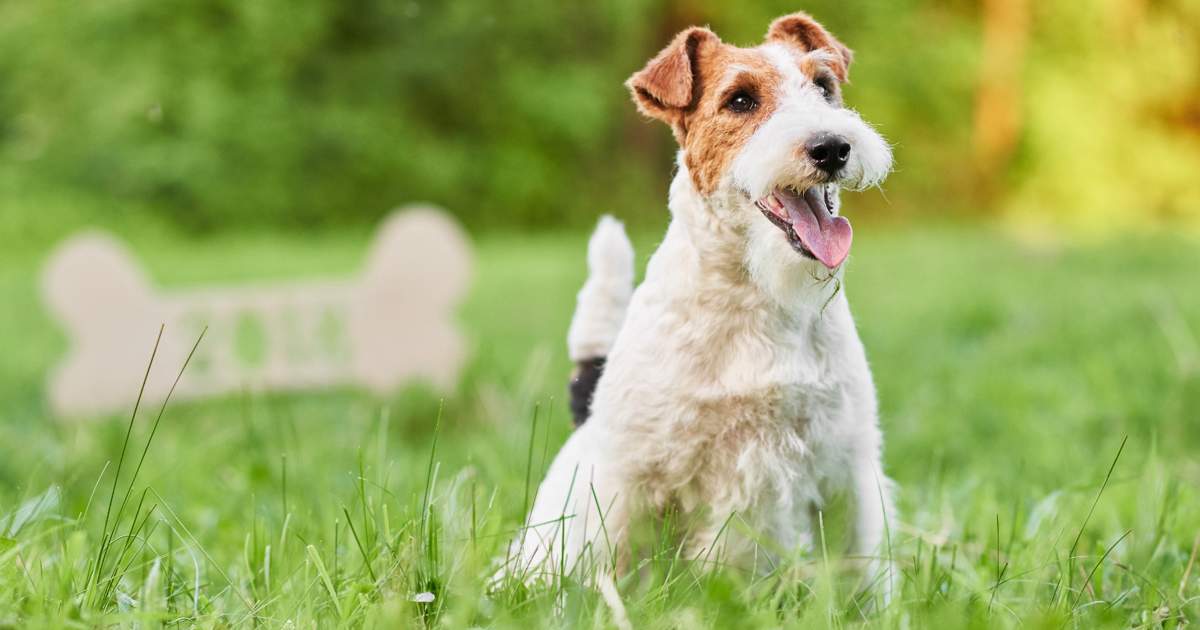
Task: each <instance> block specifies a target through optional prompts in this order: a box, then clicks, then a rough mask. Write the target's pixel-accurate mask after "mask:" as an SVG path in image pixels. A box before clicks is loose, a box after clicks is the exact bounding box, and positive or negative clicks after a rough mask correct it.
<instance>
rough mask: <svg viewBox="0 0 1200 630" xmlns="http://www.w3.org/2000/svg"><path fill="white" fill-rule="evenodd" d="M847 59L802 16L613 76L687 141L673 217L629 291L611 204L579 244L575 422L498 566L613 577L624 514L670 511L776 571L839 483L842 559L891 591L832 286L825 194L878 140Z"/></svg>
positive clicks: (841, 234)
mask: <svg viewBox="0 0 1200 630" xmlns="http://www.w3.org/2000/svg"><path fill="white" fill-rule="evenodd" d="M851 58H852V55H851V52H850V50H849V49H848V48H846V47H845V46H844V45H842V44H841V43H840V42H839V41H838V40H837V39H835V38H834V37H833V36H832V35H830V34H829V32H827V31H826V30H825V29H824V28H823V27H821V25H819V24H818V23H817V22H816V21H814V20H813V19H812V18H811V17H809V16H808V15H806V14H803V13H796V14H793V15H789V16H786V17H782V18H779V19H778V20H776V21H775V22H774V23H772V24H771V26H770V28H769V30H768V31H767V35H766V39H765V42H764V43H763V44H761V45H759V46H756V47H754V48H739V47H735V46H731V45H729V44H725V43H723V42H722V41H721V40H720V39H718V38H717V36H716V35H715V34H714V33H713V32H712V31H710V30H708V29H706V28H698V27H693V28H689V29H687V30H685V31H683V32H681V33H679V34H678V35H677V36H676V37H675V38H674V40H672V42H671V44H670V45H669V46H667V47H666V48H665V49H663V51H662V52H660V53H659V54H658V56H656V57H654V58H653V59H651V60H650V61H649V63H648V64H647V65H646V67H645V68H643V69H642V70H641V71H639V72H637V73H636V74H634V75H633V76H632V77H631V78H630V79H629V81H628V82H627V83H626V85H627V86H628V88H629V90H630V91H631V92H632V94H633V99H634V101H635V103H636V104H637V108H638V110H639V111H640V112H641V113H642V114H644V115H646V116H648V117H650V118H654V119H658V120H661V121H663V122H665V123H667V124H668V125H669V126H670V127H671V130H672V131H673V132H674V135H675V139H676V140H677V141H678V142H679V146H680V150H679V153H678V172H677V174H676V175H675V179H674V181H673V182H672V183H671V187H670V195H669V204H668V205H669V207H670V210H671V223H670V226H669V227H668V229H667V234H666V237H665V238H664V240H663V241H662V244H661V245H660V246H659V248H658V250H657V251H656V252H655V253H654V256H653V257H652V258H651V259H650V262H649V265H648V267H647V270H646V276H645V280H644V281H643V282H642V284H641V285H640V286H638V287H637V289H636V290H634V288H633V280H634V268H633V250H632V247H631V245H630V243H629V241H628V239H627V238H626V236H625V233H624V229H623V227H622V226H621V224H620V223H618V222H617V221H615V220H613V219H612V218H610V217H604V218H603V219H601V221H600V224H599V226H598V227H597V228H596V231H595V233H594V234H593V236H592V238H591V242H590V243H589V246H588V267H589V273H590V276H589V278H588V280H587V282H586V284H584V286H583V288H582V289H581V290H580V292H579V298H578V307H577V310H576V312H575V315H574V319H573V321H572V323H571V328H570V331H569V333H568V346H569V350H570V354H571V358H572V360H574V361H576V362H577V364H578V366H579V368H578V370H577V374H576V377H575V379H574V381H573V383H572V388H571V389H572V398H573V400H572V410H573V411H574V412H575V414H576V423H577V425H578V429H577V430H576V431H575V432H574V434H573V435H571V437H570V439H568V440H567V442H566V444H565V445H564V446H563V447H562V450H561V451H559V453H558V455H557V457H556V458H555V459H554V462H553V463H552V464H551V466H550V469H549V472H548V473H547V475H546V478H545V480H544V481H543V482H542V484H541V486H540V487H539V489H538V492H537V497H536V500H535V503H534V507H533V510H532V512H531V513H530V515H529V519H528V523H527V527H526V528H525V529H524V530H523V531H522V533H521V535H520V536H519V537H518V539H517V540H516V541H514V543H513V545H512V548H511V550H510V554H509V555H510V557H509V564H508V566H507V570H508V571H509V572H510V574H511V573H514V572H515V573H518V574H520V575H521V576H522V577H523V578H524V579H531V578H532V579H536V578H537V577H538V576H543V577H544V576H547V575H549V574H551V573H554V572H559V571H562V570H563V569H566V570H567V571H571V570H574V569H575V568H576V567H578V566H580V563H581V562H582V561H584V560H585V559H587V560H589V561H592V562H597V564H595V565H594V566H596V567H599V568H601V569H603V568H604V567H606V566H607V567H608V568H609V569H612V570H616V571H622V570H624V569H625V568H627V567H629V566H630V563H629V560H630V558H628V555H629V549H628V546H629V545H628V542H629V538H628V534H629V531H630V528H631V527H633V526H634V525H635V524H636V523H637V522H639V520H647V519H653V518H655V517H661V516H662V515H663V514H664V513H665V512H666V511H668V510H670V511H672V512H673V513H674V514H682V515H684V517H685V518H686V519H687V521H688V522H689V523H691V524H692V525H691V527H689V529H688V531H686V532H685V533H683V534H680V537H681V538H682V540H680V541H679V542H680V544H681V545H683V547H682V548H683V550H684V552H686V553H687V554H689V555H690V556H692V557H701V558H705V559H707V558H719V559H720V562H721V563H722V564H733V565H735V566H746V567H749V566H750V565H751V564H753V565H755V566H756V567H758V568H762V567H764V566H766V567H768V568H769V567H770V566H772V563H773V561H774V560H771V559H778V558H780V557H786V556H788V555H790V554H793V553H797V552H803V551H804V550H806V549H811V545H812V543H813V536H814V531H815V529H816V527H817V514H818V511H819V510H820V508H821V506H822V505H824V504H825V503H826V502H827V500H828V499H829V498H830V497H831V496H832V495H834V494H838V493H842V494H845V495H847V496H848V497H849V501H848V504H849V506H850V507H851V508H852V510H853V512H854V518H853V537H852V539H851V540H852V549H851V553H852V554H853V555H854V556H856V557H858V558H859V559H860V560H859V562H860V563H861V564H862V565H863V566H864V567H865V568H866V570H867V575H868V578H869V580H870V581H873V582H877V583H879V584H882V585H883V588H884V589H886V590H885V591H884V596H885V597H890V589H891V584H892V570H891V564H890V562H889V561H888V560H887V549H886V548H885V545H884V544H883V543H884V542H885V541H884V538H885V533H886V531H887V529H886V528H887V526H888V521H889V516H890V514H891V512H892V499H891V482H890V481H889V480H888V479H887V477H885V476H884V474H883V472H882V470H881V464H880V461H881V442H882V435H881V433H880V430H879V424H878V419H877V404H876V399H875V387H874V384H873V382H872V379H871V372H870V370H869V369H868V366H867V359H866V355H865V353H864V350H863V346H862V343H861V341H860V340H859V338H858V334H857V332H856V331H855V327H854V321H853V319H852V318H851V315H850V309H849V306H848V304H847V301H846V297H845V294H844V292H843V291H842V290H841V276H842V268H843V263H844V261H845V260H846V256H847V254H848V253H849V251H850V241H851V229H850V223H849V221H847V220H846V219H845V218H844V217H843V216H841V213H840V212H839V209H840V201H839V190H840V189H842V188H850V189H863V188H866V187H868V186H872V185H876V184H878V183H880V182H881V181H882V180H883V179H884V177H885V176H886V175H887V173H888V171H889V170H890V168H891V150H890V148H889V146H888V144H887V143H886V142H885V141H884V139H883V138H882V137H880V135H879V134H878V133H876V132H875V131H874V130H873V129H872V128H871V127H870V126H869V125H868V124H867V123H865V122H864V121H863V120H862V119H861V118H860V117H859V116H858V114H856V113H855V112H854V111H852V110H850V109H848V108H846V107H845V106H844V105H843V103H842V97H841V91H840V85H841V84H842V83H844V82H845V81H846V78H847V70H848V68H849V66H850V61H851ZM593 389H594V392H593ZM731 519H736V520H737V521H738V522H739V523H741V524H744V525H746V526H748V527H726V524H727V523H728V522H730V521H731ZM747 530H749V532H751V533H747ZM764 541H770V543H769V544H767V543H764ZM764 560H766V562H764Z"/></svg>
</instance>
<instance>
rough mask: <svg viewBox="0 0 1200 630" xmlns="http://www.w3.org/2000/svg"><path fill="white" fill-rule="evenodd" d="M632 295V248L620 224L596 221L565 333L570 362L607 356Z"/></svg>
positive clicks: (605, 218)
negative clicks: (584, 273) (583, 277)
mask: <svg viewBox="0 0 1200 630" xmlns="http://www.w3.org/2000/svg"><path fill="white" fill-rule="evenodd" d="M632 293H633V245H631V244H630V243H629V237H627V236H625V227H624V226H623V225H621V222H620V221H617V220H616V219H614V218H612V217H610V216H608V215H605V216H603V217H600V223H599V224H598V225H597V226H596V231H595V232H593V233H592V238H591V240H589V241H588V279H587V282H585V283H584V285H583V288H581V289H580V290H579V295H578V297H577V301H576V307H575V316H574V317H573V318H571V327H570V328H569V329H568V330H567V351H568V353H569V354H570V356H571V360H572V361H583V360H585V359H593V358H596V357H602V356H604V355H606V354H608V349H609V348H611V347H612V344H613V341H614V340H616V338H617V331H619V330H620V329H621V322H622V321H624V319H625V309H626V308H628V306H629V297H630V295H631V294H632Z"/></svg>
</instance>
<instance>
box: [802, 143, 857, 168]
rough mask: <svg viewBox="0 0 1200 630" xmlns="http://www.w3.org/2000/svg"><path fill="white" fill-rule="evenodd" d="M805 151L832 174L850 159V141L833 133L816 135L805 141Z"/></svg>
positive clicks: (817, 164) (819, 166)
mask: <svg viewBox="0 0 1200 630" xmlns="http://www.w3.org/2000/svg"><path fill="white" fill-rule="evenodd" d="M804 151H805V152H806V153H808V157H809V159H811V160H812V161H813V164H815V165H816V166H817V168H819V169H821V170H822V171H825V172H826V173H828V174H830V175H833V174H834V173H837V172H838V171H840V170H842V168H843V167H845V166H846V162H847V161H848V160H849V159H850V143H849V142H847V141H846V139H845V138H843V137H841V136H837V135H834V134H831V133H823V134H819V135H817V136H814V137H813V138H812V139H811V140H809V141H808V142H807V143H805V145H804Z"/></svg>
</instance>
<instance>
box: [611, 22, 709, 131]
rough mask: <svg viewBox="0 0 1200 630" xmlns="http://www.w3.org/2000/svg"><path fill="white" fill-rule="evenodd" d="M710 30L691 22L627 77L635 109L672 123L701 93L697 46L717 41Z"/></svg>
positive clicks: (698, 49) (698, 48)
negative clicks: (641, 66) (644, 65)
mask: <svg viewBox="0 0 1200 630" xmlns="http://www.w3.org/2000/svg"><path fill="white" fill-rule="evenodd" d="M720 41H721V40H720V39H718V38H717V36H716V34H715V33H713V32H712V31H710V30H708V29H706V28H701V27H698V26H693V27H692V28H689V29H687V30H685V31H683V32H681V33H679V34H678V35H676V36H675V39H673V40H671V43H670V44H669V45H668V46H667V47H666V48H664V49H663V50H662V52H660V53H658V55H657V56H655V57H654V58H653V59H651V60H650V61H649V63H647V64H646V67H645V68H642V69H641V70H639V71H638V72H637V73H635V74H634V75H633V76H632V77H629V80H628V81H626V82H625V87H628V88H629V91H630V92H632V93H633V100H634V102H635V103H637V107H638V111H639V112H641V113H642V114H644V115H646V116H649V117H651V118H657V119H659V120H661V121H663V122H666V123H667V124H669V125H672V126H674V125H675V124H676V123H677V122H678V121H679V114H680V113H681V112H682V110H684V109H686V108H688V107H689V106H691V105H692V103H693V102H694V101H695V100H696V99H697V98H698V97H699V96H700V94H699V80H698V77H697V76H696V73H697V72H698V71H699V70H698V65H697V64H698V61H697V60H698V56H699V52H700V49H701V48H702V47H703V46H706V45H708V44H711V43H719V42H720Z"/></svg>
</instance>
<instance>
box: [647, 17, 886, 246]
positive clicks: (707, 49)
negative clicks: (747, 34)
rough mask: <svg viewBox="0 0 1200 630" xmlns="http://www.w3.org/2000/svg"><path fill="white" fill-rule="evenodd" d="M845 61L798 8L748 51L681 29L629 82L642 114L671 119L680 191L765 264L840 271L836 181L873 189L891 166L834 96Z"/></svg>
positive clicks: (844, 226)
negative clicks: (683, 182) (811, 264)
mask: <svg viewBox="0 0 1200 630" xmlns="http://www.w3.org/2000/svg"><path fill="white" fill-rule="evenodd" d="M852 57H853V55H852V54H851V52H850V49H848V48H846V47H845V46H844V45H842V43H841V42H839V41H838V40H837V39H835V38H834V37H833V36H832V35H830V34H829V32H828V31H826V30H825V29H824V28H823V27H822V26H821V25H820V24H818V23H817V22H816V21H814V20H813V19H812V18H811V17H809V16H808V15H806V14H803V13H796V14H793V15H788V16H785V17H782V18H779V19H778V20H775V22H774V23H772V24H771V26H770V28H769V29H768V31H767V36H766V40H765V41H764V43H763V44H761V45H759V46H756V47H754V48H739V47H736V46H731V45H729V44H725V43H723V42H722V41H721V40H720V39H719V38H718V37H717V36H716V35H715V34H714V33H713V32H712V31H710V30H708V29H706V28H699V27H693V28H689V29H687V30H685V31H683V32H681V33H679V34H678V35H677V36H676V37H675V39H674V40H673V41H672V42H671V44H670V45H669V46H667V47H666V48H665V49H663V51H662V52H660V53H659V54H658V56H656V57H654V58H653V59H651V60H650V62H649V63H648V64H646V67H645V68H643V69H642V70H641V71H639V72H637V73H636V74H634V75H633V76H632V77H631V78H630V79H629V81H628V82H627V83H626V85H627V86H628V87H629V89H630V91H631V92H632V93H633V97H634V101H635V102H636V103H637V106H638V110H639V111H641V112H642V113H643V114H645V115H646V116H649V117H652V118H656V119H658V120H662V121H663V122H665V123H667V124H668V125H670V126H671V129H672V131H673V132H674V134H675V138H676V140H678V141H679V145H680V149H681V151H680V157H681V164H680V165H681V174H683V175H685V176H686V178H687V179H690V184H691V187H692V189H693V190H691V191H687V192H688V193H689V194H696V195H698V196H699V197H700V198H701V199H702V200H703V201H704V203H703V204H701V205H702V206H703V207H704V208H705V209H706V210H707V211H708V212H711V213H713V215H714V216H715V218H716V220H717V221H719V222H720V223H721V224H722V225H723V226H725V227H729V228H733V229H732V230H730V231H731V232H732V233H735V234H738V235H741V237H742V238H743V240H744V243H745V245H746V246H747V248H749V250H756V251H758V252H760V254H763V255H765V256H766V258H768V259H770V261H771V262H770V263H769V264H774V263H775V262H778V261H779V259H781V258H783V259H784V261H785V262H786V261H788V260H794V261H804V260H807V259H815V260H817V261H819V262H820V263H821V264H822V265H824V266H825V267H828V268H829V269H837V268H838V267H839V266H840V265H841V264H842V262H843V261H844V260H845V258H846V255H847V254H848V253H849V250H850V240H851V230H850V223H849V222H848V221H847V220H846V219H845V218H844V217H842V216H840V215H839V214H838V208H839V205H840V204H839V201H838V190H839V188H852V189H861V188H865V187H868V186H871V185H874V184H877V183H879V182H881V181H882V180H883V178H884V177H885V176H886V175H887V173H888V171H889V170H890V168H891V162H892V158H891V150H890V148H889V147H888V144H887V143H886V142H885V141H884V139H883V138H882V137H880V135H879V134H878V133H876V132H875V130H873V129H872V128H871V127H870V126H869V125H868V124H866V123H865V122H863V120H862V119H861V118H860V117H859V116H858V114H856V113H855V112H854V111H852V110H850V109H847V108H846V107H845V105H844V104H843V103H842V96H841V89H840V87H841V84H843V83H845V82H846V79H847V73H848V71H849V67H850V61H851V59H852ZM677 183H678V182H677ZM693 191H694V192H693ZM676 192H677V191H675V190H674V189H673V190H672V195H673V196H674V195H675V194H676ZM760 262H761V261H760Z"/></svg>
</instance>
